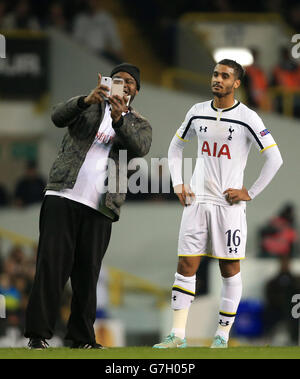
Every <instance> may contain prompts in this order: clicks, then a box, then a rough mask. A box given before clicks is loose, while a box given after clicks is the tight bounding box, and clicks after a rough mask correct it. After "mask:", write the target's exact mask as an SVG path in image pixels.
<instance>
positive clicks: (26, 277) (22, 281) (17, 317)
mask: <svg viewBox="0 0 300 379" xmlns="http://www.w3.org/2000/svg"><path fill="white" fill-rule="evenodd" d="M35 263H36V247H35V246H33V247H32V249H30V251H28V249H25V247H23V246H20V245H11V246H10V247H8V248H7V247H6V248H4V247H3V243H2V241H1V240H0V294H1V295H4V296H5V303H6V304H5V305H6V314H5V316H6V317H5V318H3V319H0V347H1V346H3V345H6V344H7V343H15V342H16V341H12V337H10V338H9V341H8V342H7V339H8V336H9V334H10V332H11V331H13V334H14V336H15V339H16V340H18V341H21V340H22V336H23V332H24V321H25V310H26V307H27V303H28V298H29V295H30V291H31V287H32V283H33V279H34V274H35ZM70 300H71V291H70V288H69V287H68V286H67V287H66V290H65V292H64V296H63V300H62V303H61V309H60V317H59V320H58V323H57V332H56V334H57V336H58V337H60V338H63V333H64V332H65V325H66V322H67V320H68V317H69V305H70Z"/></svg>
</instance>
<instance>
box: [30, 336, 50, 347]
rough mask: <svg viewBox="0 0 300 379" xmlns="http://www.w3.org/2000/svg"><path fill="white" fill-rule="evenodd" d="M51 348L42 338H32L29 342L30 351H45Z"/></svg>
mask: <svg viewBox="0 0 300 379" xmlns="http://www.w3.org/2000/svg"><path fill="white" fill-rule="evenodd" d="M48 347H49V345H48V343H47V342H46V341H45V340H44V339H42V338H30V340H29V342H28V348H29V349H35V350H43V349H47V348H48Z"/></svg>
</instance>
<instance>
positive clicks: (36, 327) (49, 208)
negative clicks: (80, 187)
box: [24, 196, 77, 339]
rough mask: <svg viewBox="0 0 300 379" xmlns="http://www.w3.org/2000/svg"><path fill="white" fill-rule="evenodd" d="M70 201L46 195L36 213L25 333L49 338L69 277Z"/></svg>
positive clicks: (72, 241) (71, 246)
mask: <svg viewBox="0 0 300 379" xmlns="http://www.w3.org/2000/svg"><path fill="white" fill-rule="evenodd" d="M76 213H77V212H76V206H75V203H74V202H71V201H69V200H67V199H63V198H60V197H58V196H46V197H45V199H44V201H43V204H42V208H41V213H40V237H39V244H38V255H37V265H36V274H35V279H34V283H33V288H32V291H31V294H30V298H29V302H28V306H27V310H26V323H25V333H24V335H25V337H28V338H45V339H50V338H51V337H52V336H53V333H54V327H55V322H56V319H57V316H58V312H59V308H60V300H61V297H62V293H63V290H64V287H65V284H66V282H67V281H68V278H69V277H70V274H71V270H72V266H73V260H74V250H75V243H76V231H77V214H76Z"/></svg>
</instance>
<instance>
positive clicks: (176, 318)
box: [154, 256, 201, 349]
mask: <svg viewBox="0 0 300 379" xmlns="http://www.w3.org/2000/svg"><path fill="white" fill-rule="evenodd" d="M200 258H201V257H200V256H197V257H188V256H185V257H179V261H178V267H177V272H176V274H175V281H174V285H173V288H172V309H173V327H172V330H171V333H170V335H169V336H167V337H166V339H165V340H164V341H163V342H162V343H160V344H156V345H154V347H155V348H159V349H165V348H176V347H186V340H185V329H186V323H187V319H188V313H189V309H190V306H191V304H192V302H193V300H194V298H195V291H196V272H197V270H198V267H199V264H200Z"/></svg>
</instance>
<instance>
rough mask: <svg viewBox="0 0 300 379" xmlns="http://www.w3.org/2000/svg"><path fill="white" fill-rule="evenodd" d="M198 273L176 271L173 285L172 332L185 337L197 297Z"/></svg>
mask: <svg viewBox="0 0 300 379" xmlns="http://www.w3.org/2000/svg"><path fill="white" fill-rule="evenodd" d="M195 291H196V275H193V276H183V275H181V274H178V273H177V272H176V274H175V281H174V285H173V287H172V309H173V328H172V331H171V333H174V334H175V336H177V337H179V338H181V339H183V338H185V329H186V323H187V319H188V313H189V309H190V306H191V304H192V302H193V300H194V298H195Z"/></svg>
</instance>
